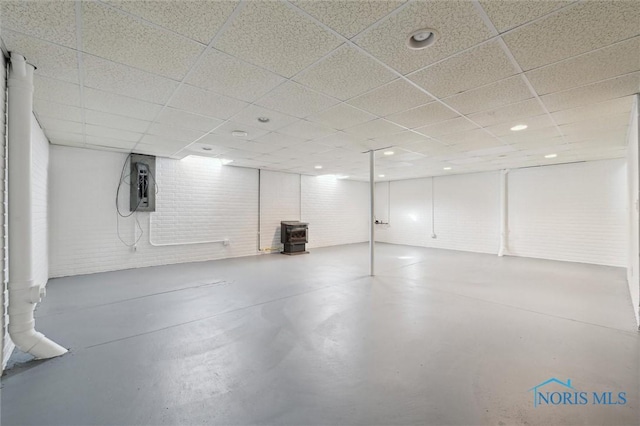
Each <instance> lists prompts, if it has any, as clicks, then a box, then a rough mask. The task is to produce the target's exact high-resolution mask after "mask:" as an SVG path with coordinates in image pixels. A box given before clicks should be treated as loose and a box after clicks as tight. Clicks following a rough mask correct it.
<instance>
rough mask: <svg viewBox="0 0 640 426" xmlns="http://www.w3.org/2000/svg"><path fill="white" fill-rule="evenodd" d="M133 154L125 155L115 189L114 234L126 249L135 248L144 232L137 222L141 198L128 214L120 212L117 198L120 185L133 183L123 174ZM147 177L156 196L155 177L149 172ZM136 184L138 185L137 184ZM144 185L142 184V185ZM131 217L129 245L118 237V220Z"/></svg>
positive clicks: (128, 175)
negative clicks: (131, 234)
mask: <svg viewBox="0 0 640 426" xmlns="http://www.w3.org/2000/svg"><path fill="white" fill-rule="evenodd" d="M132 154H133V153H129V155H127V158H125V160H124V164H123V165H122V170H121V171H120V180H119V181H118V188H117V189H116V234H117V235H118V239H119V240H120V242H122V244H124V245H125V246H127V247H136V245H137V244H138V242H140V239H141V238H142V235H143V234H144V230H143V229H142V225H140V221H139V220H138V208H139V207H140V203H141V202H142V198H139V199H138V204H137V205H136V206H135V208H134V209H133V210H131V212H130V213H128V214H124V213H122V212H121V211H120V203H119V198H120V188H122V184H126V185H129V186H131V185H133V182H131V174H130V173H129V174H125V170H126V169H127V164H129V160H130V159H131V155H132ZM149 175H150V176H151V179H152V180H153V185H154V188H155V193H156V194H157V193H158V192H159V187H158V183H157V181H156V178H155V176H154V175H153V173H152V172H151V170H149ZM127 178H129V181H128V182H127ZM136 184H139V182H137V183H136ZM143 184H144V183H143ZM147 185H148V183H147ZM141 189H142V192H146V191H147V189H148V188H147V187H145V188H141ZM131 216H133V218H134V220H135V227H134V241H133V243H131V244H129V243H127V242H126V241H125V240H124V239H123V238H122V236H121V235H120V218H121V217H122V218H128V217H131ZM138 230H139V231H140V235H139V236H137V234H138Z"/></svg>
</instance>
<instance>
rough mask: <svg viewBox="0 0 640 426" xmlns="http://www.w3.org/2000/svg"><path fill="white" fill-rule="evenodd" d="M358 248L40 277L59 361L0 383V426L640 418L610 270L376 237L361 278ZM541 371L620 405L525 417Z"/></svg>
mask: <svg viewBox="0 0 640 426" xmlns="http://www.w3.org/2000/svg"><path fill="white" fill-rule="evenodd" d="M367 250H368V247H367V245H365V244H356V245H348V246H340V247H332V248H325V249H315V250H312V251H311V254H309V255H304V256H293V257H289V256H281V255H266V256H255V257H249V258H241V259H228V260H222V261H213V262H203V263H192V264H182V265H169V266H161V267H153V268H144V269H136V270H127V271H118V272H109V273H102V274H94V275H86V276H77V277H69V278H61V279H53V280H51V281H50V282H49V286H48V296H47V299H46V300H45V301H44V302H43V303H42V304H41V306H40V307H39V309H38V311H37V317H38V319H37V326H38V328H39V330H40V331H42V332H44V333H45V334H46V335H47V336H49V337H51V338H53V339H54V340H55V341H57V342H58V343H60V344H63V345H65V346H67V347H70V348H71V352H70V353H69V354H67V355H65V356H63V357H60V358H57V359H53V360H48V361H43V362H32V363H28V364H26V365H23V366H20V365H18V366H16V367H14V368H13V369H12V370H10V371H9V372H8V374H6V375H5V377H4V378H3V380H2V387H3V389H2V414H1V415H2V418H1V420H2V424H3V425H14V424H31V425H35V424H38V425H45V424H46V425H81V424H82V425H89V424H120V425H125V424H126V425H128V424H153V425H168V424H171V425H177V424H180V425H185V424H220V425H231V424H233V425H249V424H288V425H342V424H360V425H391V424H394V425H395V424H414V425H446V424H447V425H448V424H458V425H476V424H491V425H511V424H527V425H550V424H589V425H591V424H593V425H596V424H597V425H618V424H620V425H622V424H628V425H637V424H640V415H639V413H640V411H639V410H640V408H639V404H640V401H639V395H640V389H639V383H640V380H639V379H640V375H639V363H640V335H639V334H638V332H637V331H636V327H635V319H634V318H633V314H632V309H631V302H630V298H629V295H628V293H627V285H626V282H625V271H624V270H622V269H620V268H611V267H603V266H594V265H585V264H576V263H563V262H554V261H546V260H536V259H524V258H514V257H504V258H499V257H497V256H493V255H484V254H475V253H464V252H456V251H446V250H435V249H426V248H417V247H407V246H396V245H388V244H379V245H378V249H377V253H378V255H377V258H378V268H377V271H378V275H377V276H376V277H375V278H371V277H368V276H367V275H366V274H367V271H368V266H367V261H368V257H367ZM551 377H556V378H558V379H559V380H562V381H566V379H571V380H572V384H573V386H574V387H575V388H576V389H578V390H579V391H587V392H592V391H598V392H606V391H610V392H614V395H617V393H618V392H622V391H624V392H626V395H627V401H628V402H627V403H626V404H625V405H609V406H603V405H592V404H589V405H559V406H539V407H537V408H534V406H533V394H532V392H528V390H529V389H530V388H532V387H533V386H535V385H537V384H539V383H541V382H543V381H545V380H547V379H549V378H551ZM551 386H552V387H553V386H555V385H551ZM550 390H552V391H554V390H562V389H550Z"/></svg>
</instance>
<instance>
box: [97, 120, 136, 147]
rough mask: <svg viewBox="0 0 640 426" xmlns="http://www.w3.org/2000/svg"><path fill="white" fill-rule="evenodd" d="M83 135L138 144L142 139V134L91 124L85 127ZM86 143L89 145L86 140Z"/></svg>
mask: <svg viewBox="0 0 640 426" xmlns="http://www.w3.org/2000/svg"><path fill="white" fill-rule="evenodd" d="M85 134H86V135H87V136H94V137H98V138H109V139H115V140H118V141H121V142H138V141H139V140H140V138H142V133H136V132H129V131H127V130H120V129H113V128H109V127H103V126H96V125H93V124H86V125H85ZM87 143H90V142H89V140H87ZM118 147H119V146H118Z"/></svg>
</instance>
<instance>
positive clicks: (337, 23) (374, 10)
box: [292, 0, 405, 38]
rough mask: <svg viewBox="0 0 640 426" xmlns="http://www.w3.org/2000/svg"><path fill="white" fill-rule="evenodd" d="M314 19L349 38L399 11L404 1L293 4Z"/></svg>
mask: <svg viewBox="0 0 640 426" xmlns="http://www.w3.org/2000/svg"><path fill="white" fill-rule="evenodd" d="M292 3H293V4H295V5H296V6H298V7H300V8H302V9H304V10H305V11H306V12H307V13H309V14H310V15H311V16H313V17H314V18H316V19H318V20H319V21H322V22H323V23H324V24H325V25H327V26H328V27H331V28H332V29H333V30H335V31H337V32H339V33H340V34H342V35H343V36H345V37H347V38H351V37H353V36H355V35H356V34H358V33H360V32H361V31H363V30H364V29H366V28H367V27H369V26H370V25H371V24H373V23H374V22H376V21H377V20H379V19H381V18H383V17H384V16H386V15H388V14H389V13H391V12H392V11H393V10H395V9H397V8H398V7H399V6H401V5H402V4H403V3H405V0H402V1H336V0H331V1H324V0H322V1H318V0H302V1H300V0H296V1H293V2H292Z"/></svg>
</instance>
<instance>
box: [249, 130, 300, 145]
mask: <svg viewBox="0 0 640 426" xmlns="http://www.w3.org/2000/svg"><path fill="white" fill-rule="evenodd" d="M255 141H256V142H260V143H264V144H267V145H273V146H277V147H280V148H284V147H287V146H291V145H295V144H298V143H302V142H304V139H302V138H299V137H295V136H291V135H285V134H283V133H278V132H271V133H268V134H266V135H264V136H260V137H259V138H257V139H255Z"/></svg>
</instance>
